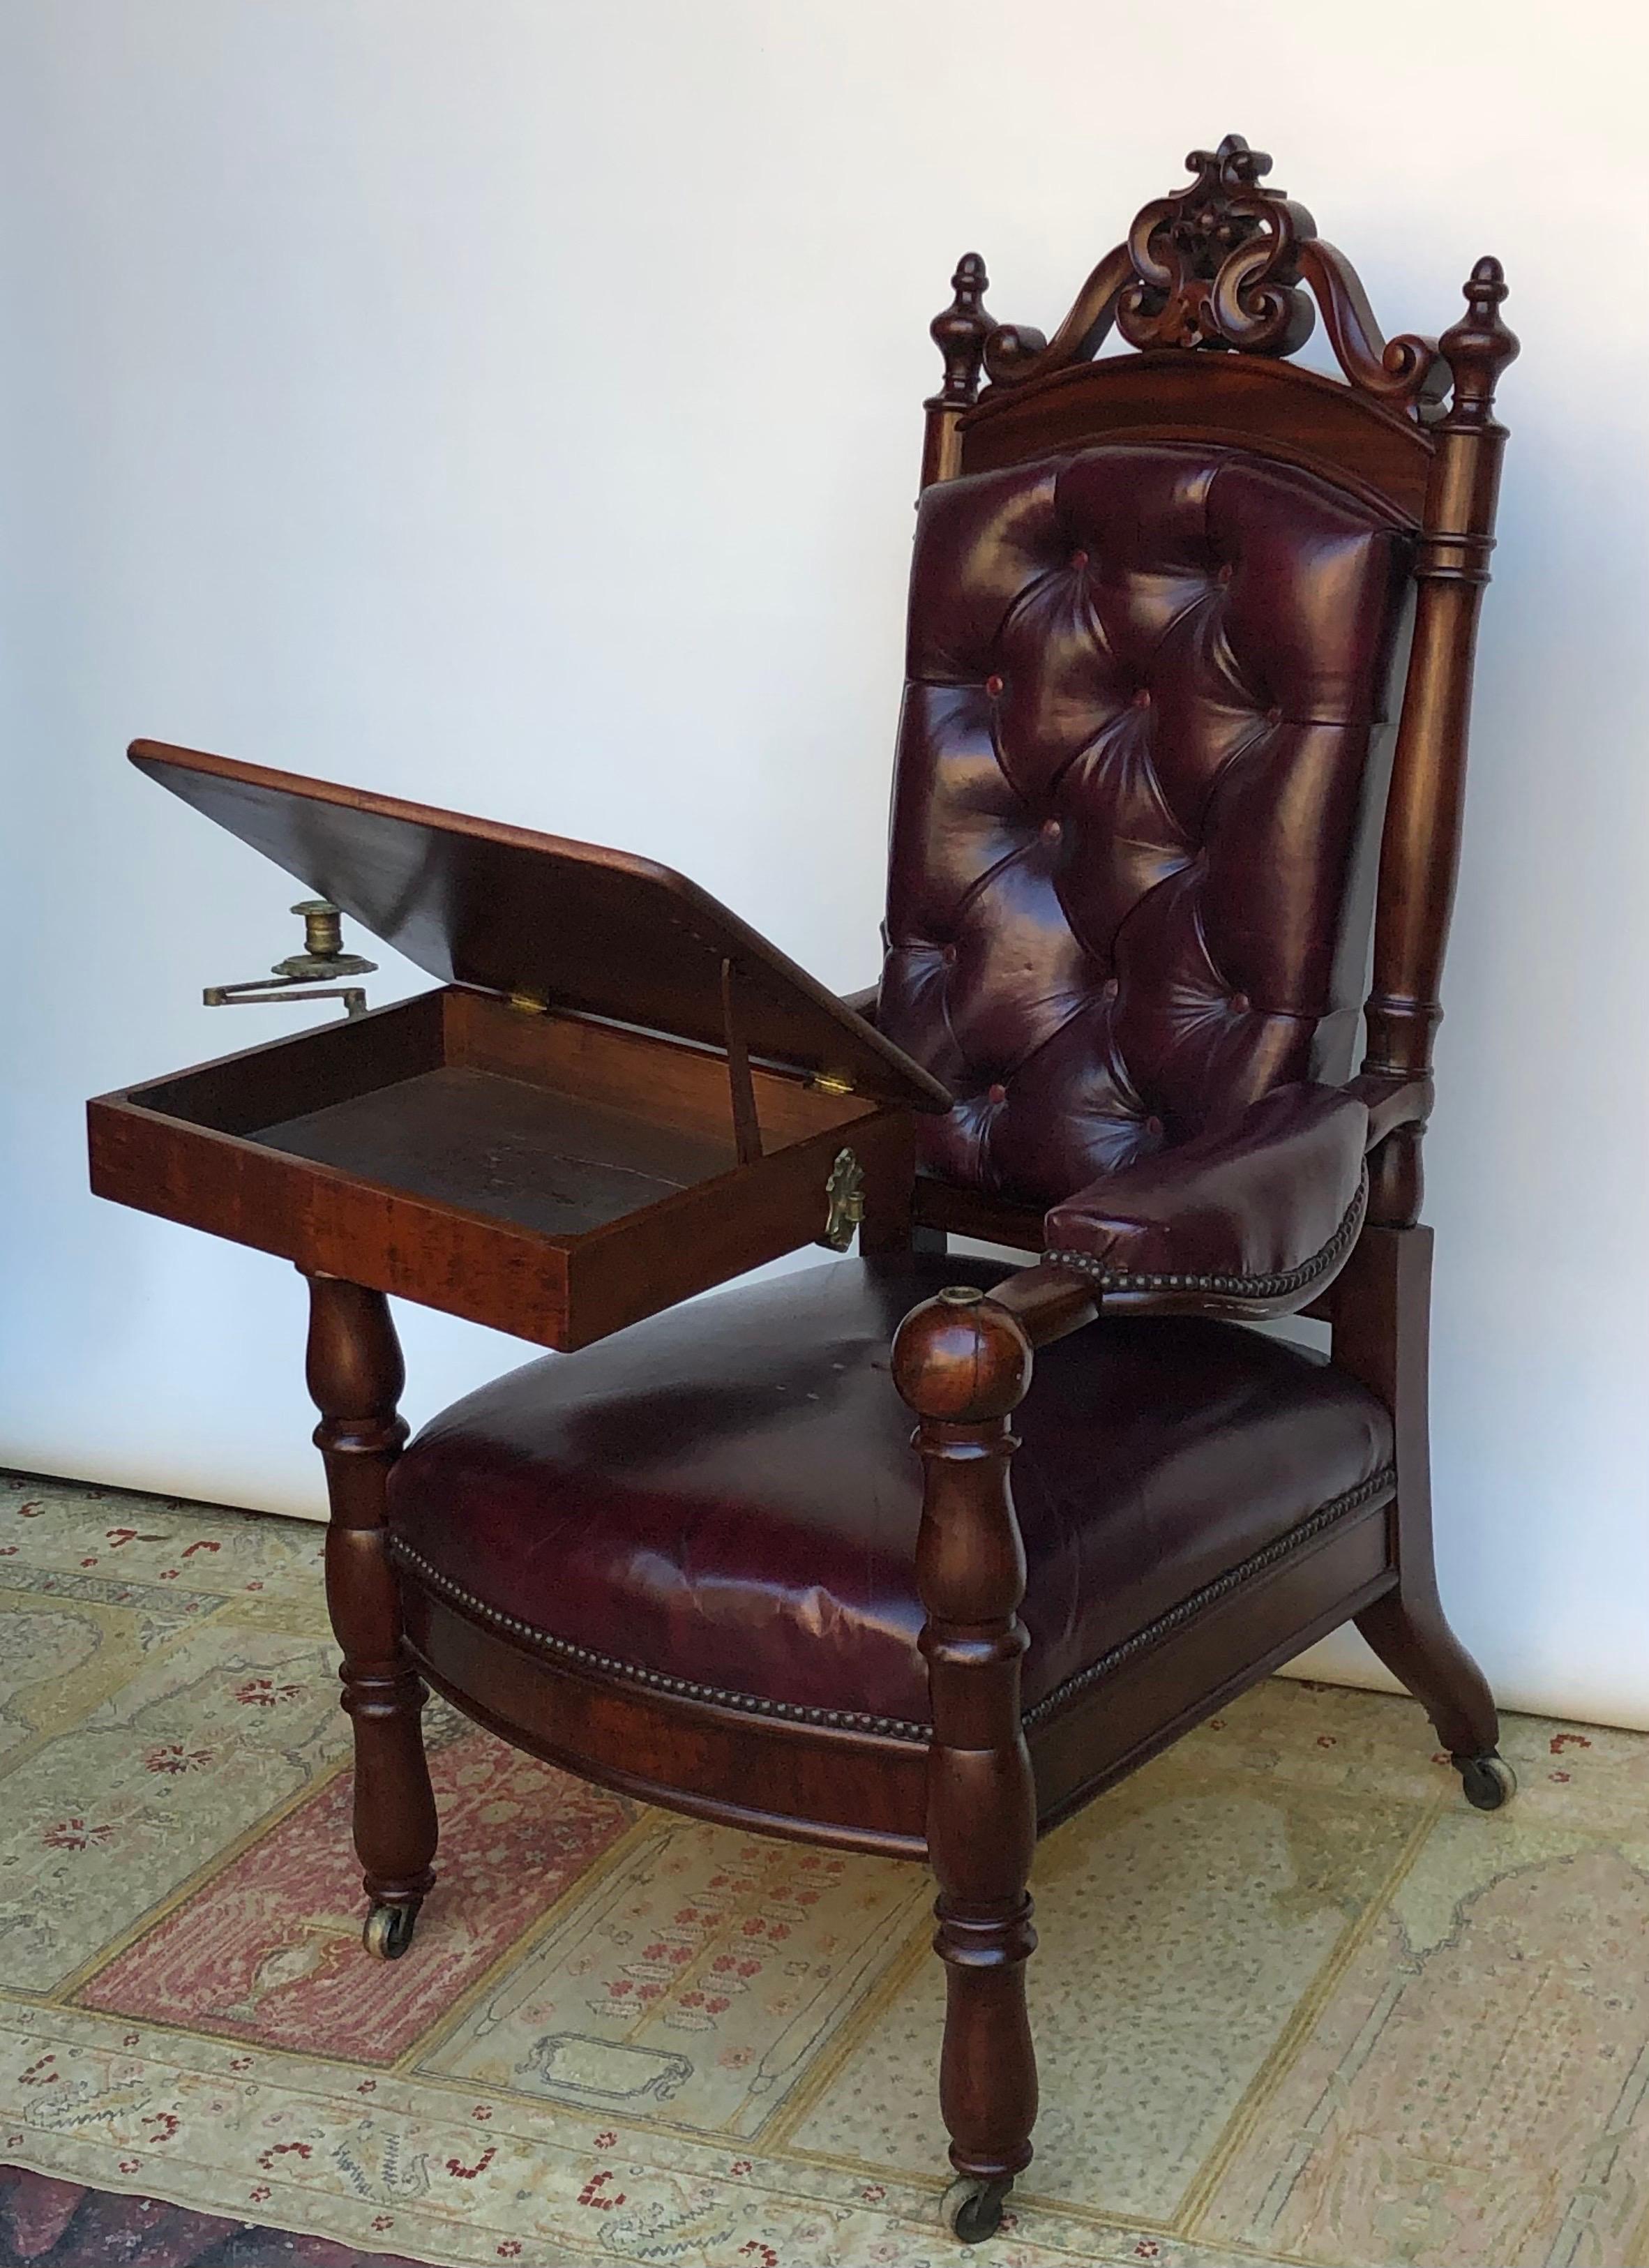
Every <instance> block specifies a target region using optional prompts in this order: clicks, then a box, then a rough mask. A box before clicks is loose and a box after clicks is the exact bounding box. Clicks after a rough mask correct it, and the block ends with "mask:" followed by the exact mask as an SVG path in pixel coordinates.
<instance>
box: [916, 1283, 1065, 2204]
mask: <svg viewBox="0 0 1649 2268" xmlns="http://www.w3.org/2000/svg"><path fill="white" fill-rule="evenodd" d="M1030 1370H1031V1350H1030V1344H1029V1342H1028V1340H1027V1337H1026V1336H1025V1334H1024V1332H1023V1331H1022V1329H1020V1325H1019V1324H1018V1323H1017V1322H1015V1320H1014V1319H1013V1317H1012V1316H1011V1315H1010V1314H1006V1313H1005V1312H1004V1310H1003V1309H1002V1308H1000V1307H997V1306H996V1305H995V1304H994V1303H993V1302H990V1301H988V1300H985V1299H984V1298H983V1295H982V1294H981V1293H979V1292H976V1291H975V1290H974V1289H973V1288H972V1287H971V1286H969V1285H958V1286H956V1287H955V1288H953V1289H952V1290H949V1291H946V1292H940V1293H939V1297H938V1298H937V1299H935V1300H929V1301H927V1302H926V1303H925V1304H924V1306H922V1307H917V1308H916V1309H915V1310H913V1312H912V1313H911V1314H909V1315H908V1316H906V1318H905V1320H904V1322H903V1323H902V1325H901V1327H900V1330H899V1334H898V1337H897V1338H896V1339H895V1341H894V1379H895V1381H896V1382H897V1384H898V1387H899V1390H900V1392H901V1394H902V1395H903V1396H904V1398H905V1400H906V1401H907V1402H908V1403H909V1404H910V1406H911V1408H912V1409H913V1410H916V1412H917V1416H918V1418H920V1420H921V1423H920V1425H918V1427H917V1448H918V1449H919V1450H920V1451H921V1454H922V1457H923V1461H924V1468H925V1470H924V1495H923V1506H922V1527H921V1531H920V1534H919V1535H918V1538H917V1571H916V1572H917V1590H918V1592H919V1594H920V1595H921V1599H922V1604H923V1607H924V1610H925V1613H926V1616H927V1619H926V1622H925V1624H924V1629H923V1632H922V1639H921V1644H922V1651H923V1653H924V1654H925V1656H926V1657H927V1663H928V1680H929V1688H930V1692H931V1701H932V1716H933V1738H932V1743H931V1747H930V1749H929V1751H928V1812H927V1837H928V1855H929V1858H930V1859H931V1863H932V1867H933V1871H934V1874H935V1875H936V1876H937V1877H938V1880H939V1899H938V1903H937V1904H936V1906H935V1909H934V1911H935V1913H936V1915H937V1917H938V1920H939V1928H938V1931H937V1933H936V1934H935V1937H934V1940H933V1942H934V1947H935V1949H936V1951H937V1952H938V1953H939V1955H940V1957H941V1959H942V1960H943V1961H944V1962H945V1965H946V2016H945V2045H944V2051H943V2055H942V2059H941V2063H940V2067H939V2105H940V2109H941V2110H942V2111H943V2114H944V2117H945V2124H946V2129H947V2130H948V2132H949V2134H950V2137H951V2162H952V2164H953V2166H954V2167H955V2168H956V2170H957V2172H958V2173H959V2174H960V2175H963V2176H968V2177H969V2181H970V2184H971V2189H972V2195H971V2196H970V2197H966V2198H963V2199H962V2200H961V2207H960V2213H959V2215H958V2217H956V2218H954V2219H953V2226H955V2227H956V2228H957V2232H958V2234H959V2235H963V2236H967V2237H977V2236H982V2235H989V2234H990V2229H991V2228H994V2227H995V2225H996V2221H997V2219H998V2218H999V2217H1000V2213H1001V2210H1002V2199H1003V2198H1004V2196H1005V2193H1006V2191H1007V2187H1008V2184H1009V2183H1011V2182H1012V2178H1013V2176H1015V2175H1016V2174H1017V2173H1018V2172H1020V2169H1021V2168H1023V2167H1024V2166H1026V2165H1027V2164H1028V2163H1029V2162H1030V2157H1031V2128H1032V2125H1033V2124H1034V2121H1035V2117H1036V2057H1035V2051H1034V2048H1033V2046H1032V2043H1031V2029H1030V2021H1029V2018H1028V2016H1027V2013H1026V2006H1025V1963H1026V1961H1027V1958H1028V1956H1029V1955H1030V1954H1031V1952H1032V1951H1033V1949H1034V1947H1035V1943H1036V1933H1035V1931H1034V1929H1033V1928H1032V1926H1031V1899H1030V1894H1029V1890H1028V1888H1027V1884H1028V1882H1029V1879H1030V1870H1031V1858H1032V1853H1033V1852H1034V1847H1035V1841H1036V1798H1035V1790H1034V1783H1033V1780H1032V1777H1031V1763H1030V1756H1029V1752H1028V1751H1027V1748H1026V1745H1025V1734H1024V1731H1023V1729H1022V1727H1021V1724H1020V1658H1021V1656H1022V1655H1023V1654H1024V1652H1025V1649H1026V1646H1027V1638H1026V1632H1025V1625H1024V1624H1023V1623H1022V1622H1021V1621H1020V1615H1019V1609H1020V1601H1021V1599H1022V1598H1023V1597H1024V1594H1025V1551H1024V1546H1023V1544H1022V1543H1021V1541H1020V1530H1019V1522H1018V1521H1017V1519H1016V1518H1015V1516H1014V1511H1013V1501H1012V1495H1011V1493H1010V1491H1009V1487H1008V1460H1009V1458H1010V1457H1011V1456H1012V1453H1013V1450H1014V1448H1015V1447H1016V1446H1017V1444H1016V1442H1015V1440H1014V1437H1013V1435H1012V1432H1010V1431H1009V1428H1008V1412H1009V1411H1010V1410H1012V1409H1013V1408H1015V1407H1016V1405H1017V1404H1018V1403H1020V1400H1021V1399H1022V1398H1023V1396H1024V1394H1025V1391H1026V1388H1027V1386H1028V1384H1029V1382H1030Z"/></svg>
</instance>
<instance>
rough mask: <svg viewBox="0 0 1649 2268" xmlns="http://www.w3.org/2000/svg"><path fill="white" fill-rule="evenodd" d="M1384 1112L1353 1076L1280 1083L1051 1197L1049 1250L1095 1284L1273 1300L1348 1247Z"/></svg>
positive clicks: (1330, 1270)
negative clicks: (1190, 1134)
mask: <svg viewBox="0 0 1649 2268" xmlns="http://www.w3.org/2000/svg"><path fill="white" fill-rule="evenodd" d="M1383 1116H1384V1114H1379V1115H1377V1116H1374V1115H1371V1110H1370V1107H1369V1101H1368V1100H1367V1099H1366V1097H1365V1096H1364V1095H1363V1094H1360V1093H1358V1092H1357V1091H1356V1090H1355V1089H1354V1088H1351V1087H1338V1086H1282V1087H1277V1088H1275V1089H1273V1091H1272V1092H1271V1093H1270V1094H1267V1095H1263V1096H1262V1097H1261V1099H1260V1101H1258V1102H1256V1103H1254V1104H1253V1105H1252V1106H1251V1107H1250V1108H1248V1110H1246V1111H1244V1112H1243V1113H1242V1115H1241V1116H1240V1117H1238V1118H1236V1119H1234V1120H1232V1121H1230V1122H1228V1123H1226V1124H1224V1125H1219V1126H1215V1127H1211V1128H1209V1129H1208V1130H1205V1131H1204V1133H1202V1134H1200V1135H1197V1136H1196V1138H1194V1139H1193V1140H1191V1141H1189V1142H1186V1143H1183V1144H1182V1145H1180V1146H1179V1147H1178V1148H1177V1149H1173V1150H1165V1151H1163V1152H1160V1153H1159V1155H1157V1156H1156V1157H1153V1158H1147V1159H1144V1160H1140V1161H1139V1163H1137V1164H1136V1165H1132V1166H1126V1167H1123V1169H1122V1170H1121V1171H1120V1172H1119V1173H1115V1174H1108V1175H1105V1176H1104V1177H1103V1178H1102V1179H1101V1180H1099V1181H1096V1182H1090V1184H1089V1185H1088V1187H1087V1188H1086V1189H1079V1190H1078V1193H1077V1194H1076V1196H1075V1197H1067V1198H1066V1199H1065V1201H1064V1204H1058V1205H1056V1206H1055V1207H1054V1209H1053V1210H1052V1211H1051V1212H1050V1213H1049V1215H1048V1218H1047V1221H1046V1223H1045V1226H1044V1233H1045V1235H1046V1238H1047V1246H1048V1252H1047V1256H1048V1259H1049V1261H1050V1262H1051V1263H1055V1264H1056V1265H1057V1266H1060V1267H1062V1268H1067V1269H1071V1270H1076V1271H1077V1272H1078V1273H1079V1274H1081V1275H1083V1276H1084V1277H1086V1278H1088V1279H1089V1281H1090V1282H1091V1283H1093V1285H1095V1286H1096V1287H1097V1288H1098V1289H1099V1290H1100V1291H1101V1292H1102V1293H1106V1294H1111V1293H1138V1292H1151V1293H1155V1292H1191V1293H1202V1294H1208V1293H1214V1294H1217V1295H1220V1296H1222V1297H1224V1298H1227V1299H1235V1300H1241V1301H1243V1302H1244V1303H1245V1305H1249V1306H1257V1307H1265V1308H1267V1309H1270V1310H1272V1311H1275V1312H1281V1311H1283V1310H1284V1309H1285V1308H1286V1307H1290V1306H1292V1305H1295V1304H1298V1303H1299V1302H1300V1301H1303V1300H1306V1299H1309V1298H1311V1297H1313V1296H1314V1294H1315V1292H1317V1291H1319V1290H1320V1289H1321V1287H1322V1286H1323V1285H1324V1284H1325V1282H1326V1281H1327V1280H1328V1279H1329V1277H1331V1276H1332V1275H1333V1274H1334V1273H1335V1272H1336V1270H1337V1269H1338V1268H1339V1266H1340V1264H1341V1263H1343V1261H1344V1259H1345V1258H1346V1257H1347V1256H1348V1255H1349V1254H1350V1252H1351V1245H1352V1243H1353V1241H1355V1239H1356V1235H1357V1232H1358V1227H1359V1226H1360V1225H1361V1222H1362V1217H1363V1213H1364V1211H1365V1209H1366V1204H1367V1198H1368V1182H1367V1175H1366V1170H1365V1166H1364V1159H1365V1156H1366V1152H1367V1151H1368V1149H1369V1148H1370V1146H1371V1144H1372V1143H1373V1141H1375V1140H1378V1139H1379V1138H1380V1135H1381V1134H1383V1133H1384V1132H1385V1131H1387V1130H1388V1128H1387V1127H1386V1126H1385V1125H1384V1123H1380V1120H1381V1119H1383Z"/></svg>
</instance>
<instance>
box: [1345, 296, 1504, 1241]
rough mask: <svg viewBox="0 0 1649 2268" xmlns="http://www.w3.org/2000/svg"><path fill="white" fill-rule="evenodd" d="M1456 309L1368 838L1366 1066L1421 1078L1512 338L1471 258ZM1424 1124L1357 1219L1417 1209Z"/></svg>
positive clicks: (1443, 925)
mask: <svg viewBox="0 0 1649 2268" xmlns="http://www.w3.org/2000/svg"><path fill="white" fill-rule="evenodd" d="M1465 297H1466V313H1465V314H1464V315H1463V316H1462V317H1461V320H1460V321H1459V322H1458V323H1456V324H1455V325H1454V328H1453V329H1451V330H1447V331H1445V332H1444V334H1443V335H1442V337H1441V339H1440V340H1439V342H1438V345H1439V351H1440V352H1441V354H1442V356H1443V357H1444V359H1445V360H1446V361H1447V364H1448V365H1449V368H1450V370H1451V372H1453V374H1454V397H1453V400H1452V401H1451V402H1450V404H1449V409H1448V414H1447V416H1445V417H1444V418H1442V419H1441V420H1440V422H1439V423H1437V424H1436V425H1434V426H1433V427H1432V438H1433V442H1434V445H1435V449H1436V454H1435V455H1434V456H1433V458H1432V471H1431V477H1430V480H1429V482H1428V483H1427V487H1426V497H1425V510H1424V525H1423V527H1422V529H1421V534H1420V541H1419V548H1418V551H1417V556H1416V559H1415V569H1414V577H1415V584H1416V586H1417V595H1416V599H1415V615H1414V639H1413V644H1411V646H1410V653H1409V674H1408V678H1407V681H1406V682H1405V684H1404V688H1403V696H1402V722H1401V723H1400V725H1398V728H1397V747H1396V752H1395V755H1394V757H1393V760H1392V774H1391V787H1390V792H1389V793H1388V798H1387V803H1386V822H1385V828H1384V831H1383V833H1382V835H1381V838H1380V913H1379V917H1378V920H1377V922H1376V924H1375V930H1374V983H1373V990H1372V991H1371V993H1370V994H1369V998H1368V1005H1367V1012H1366V1013H1367V1027H1368V1052H1367V1055H1366V1058H1365V1060H1364V1064H1363V1068H1364V1070H1365V1071H1380V1072H1384V1073H1388V1074H1390V1075H1394V1076H1395V1077H1398V1078H1403V1079H1412V1078H1421V1079H1424V1078H1426V1077H1429V1075H1430V1072H1431V1069H1432V1041H1433V1038H1434V1035H1435V1034H1436V1031H1437V1027H1438V1025H1439V1023H1440V1022H1441V1020H1442V1015H1443V1010H1442V1006H1441V1004H1440V1003H1439V998H1438V992H1439V984H1440V982H1441V977H1442V969H1443V953H1444V948H1445V946H1447V942H1448V924H1449V916H1450V913H1451V911H1452V910H1453V907H1454V880H1455V876H1456V873H1458V870H1459V866H1460V836H1461V816H1462V812H1463V806H1464V803H1465V794H1466V738H1467V728H1468V725H1469V722H1470V717H1471V678H1472V659H1473V656H1474V653H1475V652H1476V642H1477V615H1478V612H1479V609H1480V608H1481V606H1482V603H1483V589H1484V586H1485V585H1486V584H1487V583H1488V580H1489V555H1490V553H1491V551H1492V550H1493V549H1494V521H1495V507H1496V503H1497V501H1498V496H1499V489H1500V460H1501V457H1502V455H1503V453H1504V452H1505V439H1506V434H1505V426H1504V425H1499V424H1497V423H1496V422H1495V417H1494V389H1495V385H1496V382H1497V380H1498V377H1499V374H1500V372H1501V371H1502V370H1503V369H1504V368H1505V365H1506V364H1507V363H1509V362H1510V361H1511V360H1512V358H1513V356H1514V355H1515V354H1516V352H1517V349H1518V342H1517V340H1516V338H1515V336H1514V335H1513V333H1512V332H1511V331H1509V330H1508V329H1507V328H1506V327H1505V323H1504V322H1503V321H1502V320H1501V319H1500V303H1501V301H1502V300H1503V299H1504V298H1505V278H1504V277H1503V276H1502V274H1501V271H1500V263H1499V261H1498V260H1480V261H1478V262H1477V265H1476V268H1474V269H1473V270H1472V272H1471V276H1470V280H1469V282H1468V283H1467V284H1466V285H1465ZM1423 1134H1424V1127H1423V1126H1421V1125H1418V1124H1416V1125H1412V1126H1402V1127H1399V1128H1398V1130H1396V1132H1395V1133H1394V1134H1388V1136H1387V1138H1386V1139H1385V1140H1384V1141H1383V1142H1382V1143H1381V1144H1380V1147H1379V1149H1378V1150H1376V1151H1375V1152H1374V1156H1373V1161H1372V1164H1371V1168H1370V1189H1369V1204H1368V1218H1369V1219H1370V1221H1371V1222H1374V1223H1377V1224H1380V1223H1383V1224H1386V1225H1388V1226H1392V1227H1407V1226H1410V1225H1411V1224H1412V1223H1413V1222H1415V1221H1417V1220H1418V1219H1419V1218H1420V1204H1421V1198H1422V1194H1423V1189H1422V1182H1421V1169H1420V1145H1421V1140H1422V1137H1423Z"/></svg>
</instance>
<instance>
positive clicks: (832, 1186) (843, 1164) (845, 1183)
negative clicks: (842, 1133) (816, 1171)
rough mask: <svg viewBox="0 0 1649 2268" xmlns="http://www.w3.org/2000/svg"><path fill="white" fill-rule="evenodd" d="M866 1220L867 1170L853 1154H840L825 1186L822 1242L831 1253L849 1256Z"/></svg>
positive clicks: (841, 1151)
mask: <svg viewBox="0 0 1649 2268" xmlns="http://www.w3.org/2000/svg"><path fill="white" fill-rule="evenodd" d="M864 1218H865V1168H864V1167H862V1166H861V1165H860V1163H859V1161H858V1159H857V1158H856V1157H855V1156H854V1154H853V1152H852V1151H851V1150H838V1151H837V1152H836V1163H835V1164H834V1165H833V1166H832V1167H831V1168H830V1178H829V1180H828V1182H826V1183H825V1230H824V1234H823V1235H822V1236H821V1238H820V1239H819V1240H818V1241H819V1242H820V1243H821V1244H822V1245H823V1246H824V1248H825V1249H826V1250H827V1251H828V1252H845V1251H846V1250H847V1248H848V1247H849V1245H850V1244H851V1243H852V1241H853V1232H854V1230H855V1229H856V1228H858V1226H859V1224H860V1222H861V1221H862V1220H863V1219H864Z"/></svg>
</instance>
